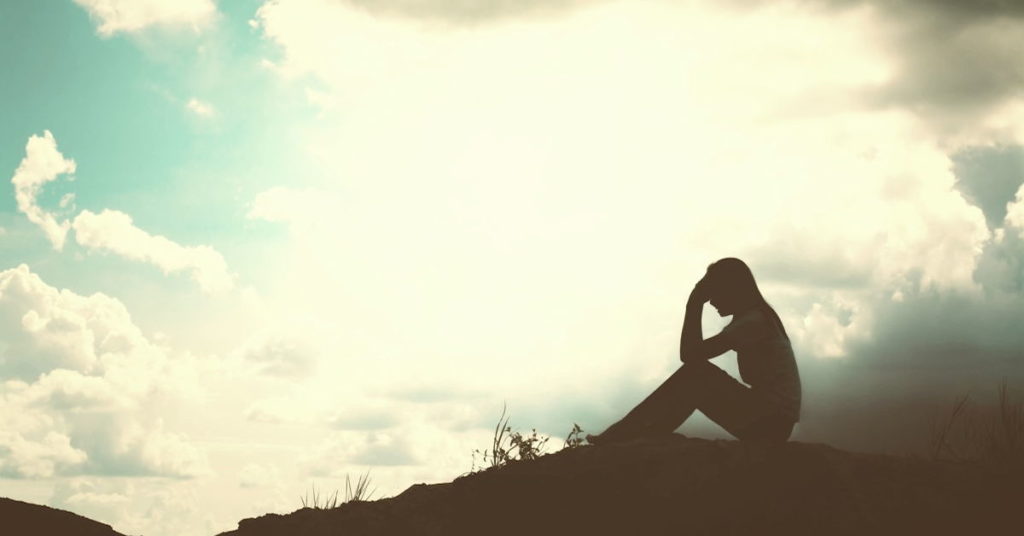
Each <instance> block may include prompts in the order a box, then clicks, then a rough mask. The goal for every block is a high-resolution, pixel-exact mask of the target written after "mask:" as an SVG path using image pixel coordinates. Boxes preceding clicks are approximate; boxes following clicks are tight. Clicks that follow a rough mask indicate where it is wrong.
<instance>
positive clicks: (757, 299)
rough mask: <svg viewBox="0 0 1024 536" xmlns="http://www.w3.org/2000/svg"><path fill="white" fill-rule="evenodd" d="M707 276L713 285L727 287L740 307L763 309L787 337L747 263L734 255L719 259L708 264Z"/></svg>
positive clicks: (780, 320) (780, 321)
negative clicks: (737, 300)
mask: <svg viewBox="0 0 1024 536" xmlns="http://www.w3.org/2000/svg"><path fill="white" fill-rule="evenodd" d="M708 276H710V277H711V279H712V281H713V285H714V286H715V287H718V288H721V289H728V290H729V292H730V293H732V294H733V295H734V296H736V297H737V298H738V299H739V302H740V303H739V305H740V306H741V307H744V308H748V307H755V308H758V309H761V310H762V311H764V313H765V314H766V315H767V316H768V318H771V319H772V321H773V322H775V325H776V326H778V327H779V331H781V332H782V336H783V337H786V338H787V339H789V335H788V334H787V333H786V328H785V327H783V325H782V319H780V318H779V315H778V313H776V312H775V309H773V308H772V306H771V305H769V304H768V301H767V300H765V299H764V296H763V295H762V294H761V289H759V288H758V287H757V281H756V280H754V273H753V272H751V271H750V267H749V266H747V263H745V262H743V261H741V260H740V259H737V258H735V257H726V258H724V259H719V260H717V261H715V262H713V263H711V264H710V265H709V266H708Z"/></svg>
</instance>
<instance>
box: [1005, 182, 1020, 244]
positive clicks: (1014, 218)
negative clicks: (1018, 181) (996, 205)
mask: <svg viewBox="0 0 1024 536" xmlns="http://www.w3.org/2000/svg"><path fill="white" fill-rule="evenodd" d="M1006 227H1007V228H1009V229H1011V232H1012V231H1013V230H1015V231H1017V232H1018V233H1020V236H1021V237H1022V238H1024V185H1021V186H1020V188H1018V189H1017V194H1016V195H1015V196H1014V199H1013V201H1010V202H1009V203H1007V204H1006Z"/></svg>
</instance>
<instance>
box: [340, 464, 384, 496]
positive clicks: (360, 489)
mask: <svg viewBox="0 0 1024 536" xmlns="http://www.w3.org/2000/svg"><path fill="white" fill-rule="evenodd" d="M369 488H370V471H366V473H364V474H362V475H360V476H359V480H357V481H356V487H355V488H353V487H352V482H351V481H350V480H349V478H348V473H346V474H345V502H346V503H349V502H358V501H368V500H370V497H371V496H373V492H374V491H377V488H374V489H372V490H370V489H369ZM342 504H344V503H342Z"/></svg>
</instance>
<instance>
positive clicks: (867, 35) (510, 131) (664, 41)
mask: <svg viewBox="0 0 1024 536" xmlns="http://www.w3.org/2000/svg"><path fill="white" fill-rule="evenodd" d="M535 4H536V5H535ZM721 4H723V3H719V2H710V1H709V2H675V1H669V0H663V1H662V0H658V1H651V2H626V1H620V2H616V1H593V2H586V1H576V2H550V3H544V4H543V5H542V4H539V3H535V2H521V3H519V4H516V3H514V2H512V3H510V2H501V1H495V2H479V3H473V6H474V7H468V4H466V3H465V2H447V1H444V0H429V1H425V2H402V1H394V0H379V1H372V2H349V1H342V0H266V1H262V0H249V1H242V2H215V1H213V0H190V1H181V0H146V1H144V2H143V1H127V0H125V1H120V0H103V1H99V0H40V1H38V2H9V3H6V4H4V5H3V6H2V7H0V35H2V36H3V37H0V39H3V42H4V46H3V47H0V68H2V69H3V72H4V80H5V83H4V84H0V117H2V118H3V120H2V122H0V125H2V126H0V170H6V173H7V174H8V175H7V176H8V177H9V178H10V186H9V189H8V191H7V195H4V196H0V260H2V263H0V490H2V494H3V495H6V496H11V497H14V498H18V499H21V500H28V501H33V502H38V503H45V504H50V505H53V506H57V507H61V508H66V509H69V510H72V511H75V512H76V513H80V514H82V515H86V516H89V517H93V518H95V519H98V520H101V521H103V522H106V523H110V524H112V525H113V526H114V528H115V529H117V530H119V531H121V532H124V533H144V534H147V535H149V536H162V535H176V536H177V535H185V536H189V535H212V534H215V533H218V532H221V531H226V530H229V529H231V528H233V527H234V524H235V523H236V522H237V521H238V520H239V519H241V518H243V517H247V516H254V515H260V514H263V513H266V512H271V511H275V512H286V511H291V510H294V509H295V508H297V507H299V506H300V504H299V502H298V496H300V495H302V494H303V492H304V491H306V490H308V489H309V488H310V486H312V485H313V484H314V483H315V484H316V485H317V487H318V488H322V489H331V490H333V489H336V488H340V487H343V481H344V477H345V475H346V474H350V475H352V476H353V477H354V476H356V475H358V474H361V473H362V472H363V471H366V470H368V469H369V470H371V471H372V477H373V480H374V484H375V485H376V486H377V488H378V496H380V495H391V494H395V493H398V492H400V491H402V490H403V489H405V488H406V487H408V486H409V485H411V484H413V483H416V482H439V481H445V480H450V479H451V478H453V477H455V476H458V475H459V474H462V473H464V472H466V471H469V470H470V468H471V464H472V457H471V452H472V450H473V449H475V448H483V447H485V446H486V445H487V444H489V441H490V433H491V429H492V428H493V426H494V423H495V421H496V419H497V417H498V415H499V413H500V412H501V408H502V404H503V403H506V402H507V403H508V406H509V407H510V409H511V415H512V424H513V426H516V427H521V428H523V429H530V428H537V429H538V431H540V432H542V433H545V434H551V435H553V436H556V437H555V439H553V440H552V444H559V445H560V438H561V437H564V435H565V433H566V432H568V431H569V430H570V429H571V427H572V424H573V423H574V422H578V423H580V424H581V425H582V426H583V427H584V429H586V430H588V431H593V430H600V429H601V428H603V427H604V426H606V425H607V424H608V423H610V422H611V421H612V420H613V419H614V418H617V417H618V416H620V415H621V414H622V413H623V412H624V411H626V410H627V409H628V408H629V407H631V405H632V404H634V403H635V402H637V401H638V400H639V399H640V398H642V397H643V396H644V395H645V393H646V392H648V391H650V390H651V389H652V388H653V387H654V386H655V385H657V384H658V383H659V382H660V381H661V379H663V378H664V377H665V376H666V375H667V374H669V373H670V372H671V371H672V370H674V368H675V367H676V366H678V361H677V356H678V353H677V352H678V337H679V327H680V322H681V320H682V313H683V304H684V302H685V299H686V296H687V293H688V292H689V291H690V289H691V288H692V285H693V284H694V283H695V282H696V281H697V279H698V278H699V277H700V276H701V275H702V274H703V272H704V269H705V268H706V266H707V265H708V264H709V263H710V262H712V261H714V260H716V259H718V258H721V257H725V256H737V257H740V258H742V259H744V260H746V261H747V262H748V263H749V264H750V265H751V267H752V269H753V270H754V274H755V276H757V277H758V280H759V283H760V284H761V287H762V290H763V292H764V293H765V295H766V297H767V298H768V300H769V301H770V302H771V303H772V304H773V305H774V306H775V307H776V309H777V310H778V312H779V314H780V316H781V318H782V319H783V322H784V323H785V325H786V328H787V330H788V332H789V334H790V336H791V338H792V340H793V342H794V347H795V350H796V355H797V359H798V363H799V366H800V368H801V374H802V376H803V381H804V386H805V387H804V388H805V407H804V414H803V420H802V422H801V423H800V425H799V426H798V428H797V430H796V434H795V436H794V439H795V440H798V441H824V442H830V443H833V444H836V445H838V446H847V447H849V448H861V449H874V450H886V449H904V448H909V447H907V445H909V444H910V443H911V442H912V441H913V440H915V439H914V438H917V437H921V438H922V439H923V434H925V433H926V432H927V431H926V429H921V430H918V429H916V428H913V426H915V424H914V421H913V419H918V418H919V417H921V414H912V413H911V409H907V408H910V407H911V406H913V407H914V408H917V409H916V410H915V411H917V410H920V408H922V407H926V406H927V405H928V404H932V403H940V402H945V401H948V400H949V399H951V398H952V397H953V396H954V395H956V394H958V393H959V392H961V391H963V390H964V389H969V388H970V389H974V388H977V389H989V388H990V387H991V386H993V385H994V383H993V382H994V379H997V378H999V377H1002V376H1009V377H1010V378H1011V380H1013V381H1018V382H1019V381H1021V380H1024V376H1022V375H1021V372H1022V371H1024V369H1022V368H1021V367H1020V365H1019V360H1020V358H1021V357H1022V356H1021V355H1020V348H1022V347H1024V338H1022V337H1024V335H1022V334H1024V315H1021V313H1020V311H1021V310H1024V272H1022V270H1021V267H1022V266H1024V245H1022V244H1024V242H1022V241H1024V189H1022V188H1021V183H1024V149H1022V144H1024V129H1022V128H1021V125H1024V97H1022V95H1024V91H1022V90H1024V87H1022V86H1024V84H1022V82H1021V80H1024V72H1022V69H1024V67H1021V65H1020V62H1019V59H1018V54H1017V52H1015V51H1019V45H1020V44H1021V42H1022V41H1021V40H1022V39H1024V20H1022V13H1019V12H1013V10H1012V9H1011V10H1009V12H1008V13H995V12H993V10H996V9H997V8H983V7H978V8H976V9H975V8H956V9H954V8H945V7H920V8H911V7H906V6H901V7H893V6H892V5H891V4H889V3H886V2H865V3H863V4H861V5H858V6H855V7H851V6H849V5H847V3H845V2H832V1H828V0H819V1H815V2H777V3H767V4H765V5H763V6H761V7H758V8H756V9H755V8H746V7H739V6H732V7H722V5H721ZM725 4H729V3H725ZM914 9H919V10H921V11H922V13H917V12H914V11H913V10H914ZM946 9H948V10H949V11H948V12H947V11H945V10H946ZM908 10H909V11H908ZM925 12H927V13H925ZM944 24H948V25H959V29H960V30H961V32H960V33H959V34H958V35H960V36H961V39H959V40H955V41H951V40H948V39H945V38H944V37H943V36H944V34H943V33H942V31H941V30H940V28H945V27H947V26H943V25H944ZM993 32H996V33H993ZM992 35H999V36H1000V37H999V38H998V39H995V38H990V37H988V36H992ZM949 72H952V73H954V74H949ZM998 73H1004V74H1005V73H1011V74H1012V73H1016V75H1015V76H1010V75H1007V76H999V75H998ZM979 80H980V81H984V82H985V83H984V85H983V87H982V88H981V89H979V87H975V86H973V85H972V84H974V81H979ZM925 81H928V83H925ZM993 192H997V193H995V194H993ZM998 192H1014V194H1013V195H1006V194H1005V193H998ZM979 199H983V200H990V199H995V200H994V201H991V202H988V201H986V203H982V202H979V201H978V200H979ZM993 207H995V208H993ZM993 211H995V212H993ZM704 320H705V332H706V334H711V333H714V332H715V331H716V330H717V329H719V328H721V326H723V325H724V324H725V323H726V322H727V321H728V319H722V318H718V317H717V315H715V314H714V312H713V311H711V312H709V313H707V314H706V315H705V318H704ZM717 361H718V362H719V364H720V366H722V367H723V368H725V369H726V370H727V371H729V372H731V373H733V374H736V370H735V364H734V359H733V356H732V355H727V356H723V357H722V358H720V359H719V360H717ZM898 397H903V398H905V399H907V400H914V401H915V403H919V404H917V405H913V404H910V403H909V402H907V404H906V406H902V408H903V410H905V412H904V413H899V411H896V410H893V409H892V406H891V404H893V403H894V402H893V401H894V400H896V399H897V398H898ZM862 400H868V401H870V402H868V403H860V402H858V404H860V405H858V406H856V409H857V411H858V412H859V413H856V414H853V413H850V412H851V411H852V410H850V409H849V408H851V407H853V405H852V403H851V401H862ZM901 400H902V399H901ZM886 404H890V405H888V406H887V405H886ZM927 407H931V406H927ZM876 417H878V418H883V417H884V418H887V419H889V421H888V422H887V423H882V424H878V422H877V421H870V419H872V418H876ZM864 423H868V424H864ZM857 426H860V427H861V428H857ZM684 428H685V430H689V432H688V433H694V434H697V435H705V436H708V437H725V434H724V432H721V431H720V430H717V429H716V428H714V427H713V426H711V424H710V423H709V422H707V421H706V420H701V419H698V420H696V421H695V422H692V423H688V424H687V425H686V427H684ZM865 429H871V430H872V431H877V433H876V434H865V433H864V430H865ZM869 435H871V436H872V437H869V438H866V437H867V436H869Z"/></svg>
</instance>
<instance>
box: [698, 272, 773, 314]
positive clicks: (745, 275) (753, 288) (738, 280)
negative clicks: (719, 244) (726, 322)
mask: <svg viewBox="0 0 1024 536" xmlns="http://www.w3.org/2000/svg"><path fill="white" fill-rule="evenodd" d="M704 279H705V280H706V284H707V289H708V299H709V301H710V302H711V305H713V306H714V307H715V309H718V312H719V314H721V315H722V316H728V315H731V314H734V313H738V312H741V311H745V310H747V309H749V308H751V307H756V306H757V305H759V304H760V303H761V302H764V297H762V296H761V291H760V290H758V288H757V283H756V282H755V281H754V274H753V273H751V271H750V268H749V267H748V266H747V263H745V262H743V261H741V260H739V259H737V258H734V257H727V258H724V259H721V260H718V261H715V262H713V263H711V264H710V265H708V272H707V275H705V276H704Z"/></svg>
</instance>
